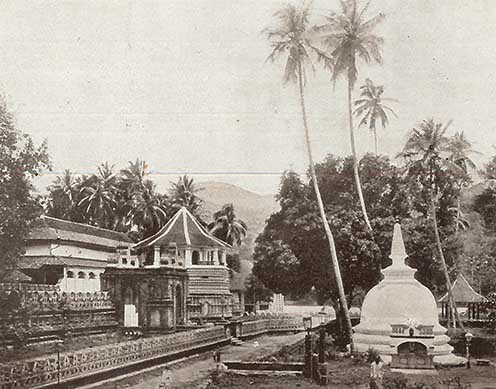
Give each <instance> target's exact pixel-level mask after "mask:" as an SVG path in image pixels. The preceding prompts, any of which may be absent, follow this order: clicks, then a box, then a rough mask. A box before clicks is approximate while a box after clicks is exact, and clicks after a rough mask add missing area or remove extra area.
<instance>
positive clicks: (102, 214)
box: [78, 163, 117, 228]
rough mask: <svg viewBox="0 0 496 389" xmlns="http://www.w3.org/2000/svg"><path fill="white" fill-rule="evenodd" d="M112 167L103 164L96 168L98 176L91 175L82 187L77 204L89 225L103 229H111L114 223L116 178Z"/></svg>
mask: <svg viewBox="0 0 496 389" xmlns="http://www.w3.org/2000/svg"><path fill="white" fill-rule="evenodd" d="M112 170H113V166H110V165H108V163H104V164H102V165H100V166H99V167H98V174H96V175H92V176H91V177H90V178H89V179H88V180H86V182H87V183H88V185H82V187H81V189H80V192H81V195H82V198H81V200H80V201H79V203H78V207H80V208H81V209H82V210H83V212H84V213H85V214H86V216H87V217H88V219H89V221H90V222H91V223H94V224H96V225H98V226H99V227H103V228H113V227H114V223H115V219H116V218H115V209H116V205H117V204H116V201H115V195H116V191H117V188H116V179H117V178H116V176H115V175H114V173H113V171H112Z"/></svg>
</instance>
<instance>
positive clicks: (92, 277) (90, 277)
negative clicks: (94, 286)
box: [88, 272, 96, 280]
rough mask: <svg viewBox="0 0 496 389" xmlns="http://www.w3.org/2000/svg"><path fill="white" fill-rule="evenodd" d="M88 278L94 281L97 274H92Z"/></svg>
mask: <svg viewBox="0 0 496 389" xmlns="http://www.w3.org/2000/svg"><path fill="white" fill-rule="evenodd" d="M88 277H89V279H90V280H94V279H95V278H96V276H95V273H93V272H91V273H90V274H88Z"/></svg>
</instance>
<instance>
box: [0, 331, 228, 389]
mask: <svg viewBox="0 0 496 389" xmlns="http://www.w3.org/2000/svg"><path fill="white" fill-rule="evenodd" d="M223 340H228V337H227V336H226V333H225V330H224V327H221V326H216V327H210V328H202V329H197V330H192V331H187V332H179V333H175V334H169V335H163V336H156V337H152V338H143V339H138V340H134V341H128V342H124V343H119V344H115V345H108V346H102V347H95V348H91V349H85V350H81V351H78V352H73V353H63V354H60V370H59V369H58V368H57V361H58V359H57V354H52V355H48V356H47V357H44V358H36V359H32V360H25V361H19V362H12V363H7V364H2V365H0V388H1V389H10V388H36V387H43V386H47V385H49V384H55V383H56V382H57V381H58V379H59V378H60V381H61V382H70V381H71V380H73V379H75V378H79V377H81V376H88V375H93V374H99V373H103V372H105V371H108V370H112V369H115V368H118V367H124V366H126V365H133V364H136V363H139V362H143V361H146V360H152V359H154V358H159V357H163V356H165V355H168V354H175V353H179V352H181V351H185V350H188V349H191V348H195V347H199V346H203V345H208V344H211V343H214V344H215V343H219V342H221V341H223Z"/></svg>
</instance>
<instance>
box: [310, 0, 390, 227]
mask: <svg viewBox="0 0 496 389" xmlns="http://www.w3.org/2000/svg"><path fill="white" fill-rule="evenodd" d="M340 4H341V13H340V14H336V13H331V14H330V15H329V16H327V18H326V23H325V24H323V25H320V26H316V27H314V31H315V32H316V33H318V34H319V35H320V38H321V41H322V43H323V44H324V45H325V47H326V50H327V52H328V53H329V56H330V57H331V58H332V67H329V69H330V70H331V81H332V83H333V84H335V83H336V80H337V79H338V78H339V77H340V76H344V77H346V79H347V81H348V121H349V130H350V144H351V153H352V156H353V175H354V178H355V184H356V189H357V193H358V199H359V201H360V207H361V208H362V213H363V217H364V219H365V224H366V225H367V227H368V228H369V230H370V231H372V226H371V225H370V221H369V217H368V214H367V208H366V207H365V201H364V199H363V193H362V186H361V184H360V176H359V174H358V157H357V152H356V146H355V133H354V128H353V109H352V93H353V88H354V86H355V83H356V80H357V78H358V66H357V64H358V59H360V60H362V61H363V62H365V63H367V64H369V63H372V62H375V63H379V64H381V63H382V55H381V46H382V44H383V39H382V38H381V37H379V36H377V35H375V34H373V33H372V32H373V30H374V28H375V27H376V26H377V25H378V24H379V23H381V22H382V21H383V20H384V15H383V14H379V15H377V16H374V17H373V18H372V19H369V20H366V19H365V17H364V14H365V12H366V11H367V8H368V6H369V4H370V1H368V2H367V4H366V5H365V6H364V7H363V8H362V9H359V6H358V3H357V0H342V1H341V2H340Z"/></svg>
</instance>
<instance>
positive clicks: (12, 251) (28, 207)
mask: <svg viewBox="0 0 496 389" xmlns="http://www.w3.org/2000/svg"><path fill="white" fill-rule="evenodd" d="M49 167H50V160H49V157H48V152H47V144H46V143H45V142H43V143H42V144H41V145H40V146H38V147H37V146H35V144H34V142H33V140H32V139H31V137H30V136H29V135H27V134H24V133H22V132H21V131H19V130H18V129H17V128H16V126H15V122H14V118H13V117H12V115H11V114H10V113H9V112H8V110H7V107H6V105H5V104H4V103H3V102H1V103H0V247H1V250H0V271H1V272H3V271H4V270H5V269H12V268H15V265H16V260H17V259H18V258H19V256H20V255H21V254H22V252H23V246H24V238H25V237H26V235H27V234H28V232H29V228H30V225H31V223H32V222H33V221H34V220H35V219H36V218H37V217H38V216H39V215H40V214H41V212H42V207H41V203H40V200H41V199H40V198H39V196H36V195H35V194H34V191H33V185H32V179H33V177H35V176H37V175H39V174H40V173H41V172H42V171H43V170H45V169H48V168H49Z"/></svg>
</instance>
